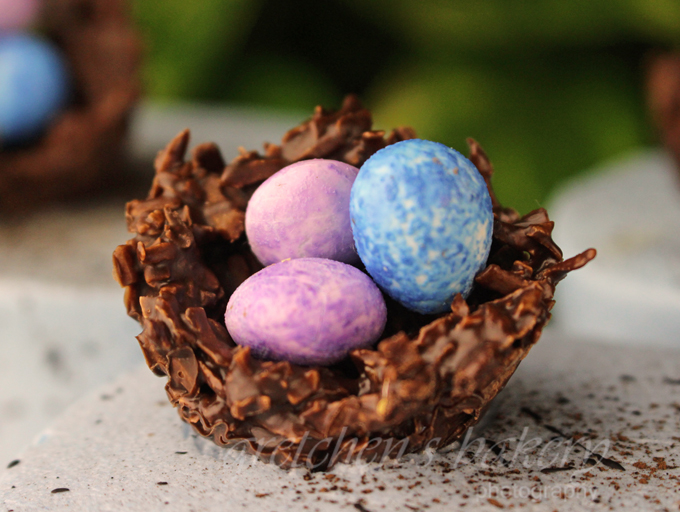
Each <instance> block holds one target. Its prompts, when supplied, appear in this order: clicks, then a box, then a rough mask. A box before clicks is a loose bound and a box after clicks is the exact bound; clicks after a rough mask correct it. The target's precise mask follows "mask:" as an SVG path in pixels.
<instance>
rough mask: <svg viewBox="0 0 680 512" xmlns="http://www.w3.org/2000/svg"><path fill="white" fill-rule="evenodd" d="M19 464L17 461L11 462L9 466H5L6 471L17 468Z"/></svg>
mask: <svg viewBox="0 0 680 512" xmlns="http://www.w3.org/2000/svg"><path fill="white" fill-rule="evenodd" d="M20 463H21V461H20V460H19V459H16V460H13V461H12V462H10V463H9V464H7V469H11V468H13V467H14V466H18V465H19V464H20Z"/></svg>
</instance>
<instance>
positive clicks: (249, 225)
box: [245, 158, 359, 265]
mask: <svg viewBox="0 0 680 512" xmlns="http://www.w3.org/2000/svg"><path fill="white" fill-rule="evenodd" d="M358 172H359V169H357V168H356V167H353V166H351V165H349V164H346V163H343V162H337V161H334V160H325V159H318V158H317V159H313V160H305V161H302V162H298V163H295V164H292V165H289V166H288V167H285V168H283V169H281V170H280V171H279V172H277V173H276V174H274V175H273V176H271V177H270V178H269V179H267V180H266V181H265V182H264V183H263V184H262V185H260V187H259V188H258V189H257V190H256V191H255V193H254V194H253V197H252V198H251V199H250V201H249V203H248V208H247V210H246V220H245V226H246V234H247V236H248V241H249V242H250V247H251V249H252V251H253V253H254V254H255V256H257V258H258V259H259V260H260V261H261V262H262V263H263V264H264V265H270V264H272V263H276V262H278V261H282V260H284V259H287V258H329V259H332V260H337V261H342V262H344V263H357V262H359V256H358V255H357V253H356V250H355V249H354V239H353V238H352V227H351V226H350V223H349V195H350V192H351V189H352V183H354V179H355V178H356V176H357V173H358Z"/></svg>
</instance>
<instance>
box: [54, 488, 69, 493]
mask: <svg viewBox="0 0 680 512" xmlns="http://www.w3.org/2000/svg"><path fill="white" fill-rule="evenodd" d="M70 491H71V489H69V488H67V487H57V488H56V489H52V491H51V492H52V494H59V493H62V492H70Z"/></svg>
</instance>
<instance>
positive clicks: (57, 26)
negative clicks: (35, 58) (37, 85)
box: [0, 0, 140, 211]
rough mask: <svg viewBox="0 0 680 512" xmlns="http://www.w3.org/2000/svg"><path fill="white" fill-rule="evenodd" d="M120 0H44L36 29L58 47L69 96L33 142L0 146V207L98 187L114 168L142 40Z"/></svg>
mask: <svg viewBox="0 0 680 512" xmlns="http://www.w3.org/2000/svg"><path fill="white" fill-rule="evenodd" d="M127 10H128V9H127V3H126V2H125V1H124V0H45V1H44V6H43V10H42V12H41V17H40V20H41V21H40V22H39V26H40V29H41V31H42V32H44V33H45V34H46V36H47V37H48V38H49V39H51V40H52V41H54V42H55V43H56V45H57V46H58V47H59V48H60V49H61V50H62V51H63V52H64V55H65V58H66V61H67V63H68V66H69V71H70V72H71V76H72V80H73V84H74V94H73V99H72V101H71V103H70V105H69V106H68V107H67V109H66V110H64V111H62V112H61V113H60V114H59V115H58V116H57V118H56V119H54V120H53V122H52V123H51V124H50V126H49V127H48V128H47V130H46V132H45V133H44V134H43V135H42V136H41V137H40V138H39V139H38V140H37V141H35V142H33V143H31V144H29V145H27V146H22V147H17V148H6V149H3V150H2V151H0V209H2V210H4V211H21V210H25V209H29V208H35V207H37V206H41V205H43V204H44V203H45V202H48V201H51V200H60V199H65V198H71V197H76V196H77V195H78V194H80V193H82V192H83V191H86V190H91V189H93V188H96V185H97V184H98V182H100V181H102V180H105V179H106V175H107V174H111V173H113V172H114V171H115V169H116V167H117V166H118V167H120V156H121V150H122V146H123V141H124V136H125V132H126V126H127V121H128V117H129V114H130V111H131V109H132V107H133V106H134V104H135V102H136V100H137V97H138V95H139V79H138V68H139V61H140V44H139V41H138V38H137V35H136V33H135V31H134V29H133V26H132V22H131V20H130V19H129V17H128V12H127Z"/></svg>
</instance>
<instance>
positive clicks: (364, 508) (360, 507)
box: [352, 501, 371, 512]
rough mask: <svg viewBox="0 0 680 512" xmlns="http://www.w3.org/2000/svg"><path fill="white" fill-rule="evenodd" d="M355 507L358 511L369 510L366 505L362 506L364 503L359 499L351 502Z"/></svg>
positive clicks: (368, 511) (364, 511)
mask: <svg viewBox="0 0 680 512" xmlns="http://www.w3.org/2000/svg"><path fill="white" fill-rule="evenodd" d="M352 505H353V506H354V508H355V509H357V510H358V511H359V512H371V511H370V510H368V509H367V508H366V507H364V504H363V503H362V502H361V501H357V502H356V503H353V504H352Z"/></svg>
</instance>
